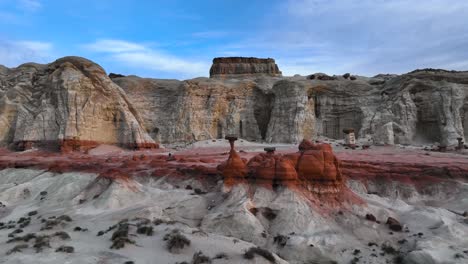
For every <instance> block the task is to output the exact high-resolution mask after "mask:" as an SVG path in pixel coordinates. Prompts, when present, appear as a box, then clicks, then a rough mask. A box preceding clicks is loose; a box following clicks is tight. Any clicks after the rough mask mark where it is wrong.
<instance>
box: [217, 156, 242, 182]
mask: <svg viewBox="0 0 468 264" xmlns="http://www.w3.org/2000/svg"><path fill="white" fill-rule="evenodd" d="M218 170H219V171H221V173H222V175H223V177H224V184H226V185H234V184H236V183H239V182H242V181H243V180H244V179H245V177H247V166H246V164H245V162H244V161H243V160H242V159H241V157H240V156H239V154H238V153H237V152H236V151H235V150H234V149H231V150H230V152H229V158H228V159H227V161H226V162H224V163H222V164H221V165H219V166H218Z"/></svg>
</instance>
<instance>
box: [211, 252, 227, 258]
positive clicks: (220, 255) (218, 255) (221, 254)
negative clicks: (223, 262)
mask: <svg viewBox="0 0 468 264" xmlns="http://www.w3.org/2000/svg"><path fill="white" fill-rule="evenodd" d="M228 258H229V257H228V255H227V254H226V253H218V254H216V256H214V258H213V259H228Z"/></svg>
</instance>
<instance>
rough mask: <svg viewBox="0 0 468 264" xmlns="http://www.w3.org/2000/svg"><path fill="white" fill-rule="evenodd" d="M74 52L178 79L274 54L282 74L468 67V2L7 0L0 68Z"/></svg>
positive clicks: (0, 16) (112, 67)
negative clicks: (222, 61)
mask: <svg viewBox="0 0 468 264" xmlns="http://www.w3.org/2000/svg"><path fill="white" fill-rule="evenodd" d="M67 55H76V56H83V57H86V58H89V59H91V60H93V61H95V62H97V63H99V64H100V65H101V66H103V67H104V68H105V69H106V71H107V72H116V73H122V74H136V75H140V76H145V77H154V78H177V79H186V78H192V77H196V76H207V75H208V71H209V67H210V65H211V60H212V58H213V57H219V56H255V57H272V58H275V59H276V61H277V63H278V65H279V67H280V69H281V70H282V71H283V73H284V74H285V75H294V74H296V73H298V74H303V75H306V74H310V73H314V72H325V73H328V74H343V73H345V72H351V73H353V74H359V75H367V76H372V75H375V74H378V73H404V72H408V71H411V70H414V69H416V68H426V67H432V68H445V69H455V70H468V1H466V0H411V1H410V0H340V1H338V0H269V1H267V0H249V1H245V0H224V1H223V0H217V1H215V0H205V1H203V0H199V1H181V0H172V1H135V0H133V1H130V0H121V1H116V0H114V1H111V0H94V1H88V0H80V1H78V0H68V1H63V0H61V1H56V0H0V64H3V65H6V66H9V67H14V66H17V65H19V64H21V63H24V62H29V61H34V62H41V63H46V62H51V61H54V60H55V59H57V58H59V57H63V56H67Z"/></svg>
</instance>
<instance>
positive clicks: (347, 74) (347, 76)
mask: <svg viewBox="0 0 468 264" xmlns="http://www.w3.org/2000/svg"><path fill="white" fill-rule="evenodd" d="M350 76H351V74H349V73H348V72H347V73H345V74H343V78H345V79H348V78H349V77H350Z"/></svg>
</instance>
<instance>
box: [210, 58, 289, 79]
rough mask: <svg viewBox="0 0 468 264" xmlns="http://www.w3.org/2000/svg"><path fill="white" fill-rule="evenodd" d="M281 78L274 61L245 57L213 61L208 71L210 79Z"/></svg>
mask: <svg viewBox="0 0 468 264" xmlns="http://www.w3.org/2000/svg"><path fill="white" fill-rule="evenodd" d="M239 75H244V76H255V75H265V76H281V71H280V70H279V68H278V65H276V63H275V60H274V59H271V58H268V59H259V58H252V57H250V58H247V57H224V58H215V59H213V65H212V66H211V69H210V77H212V78H213V77H229V76H239Z"/></svg>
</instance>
